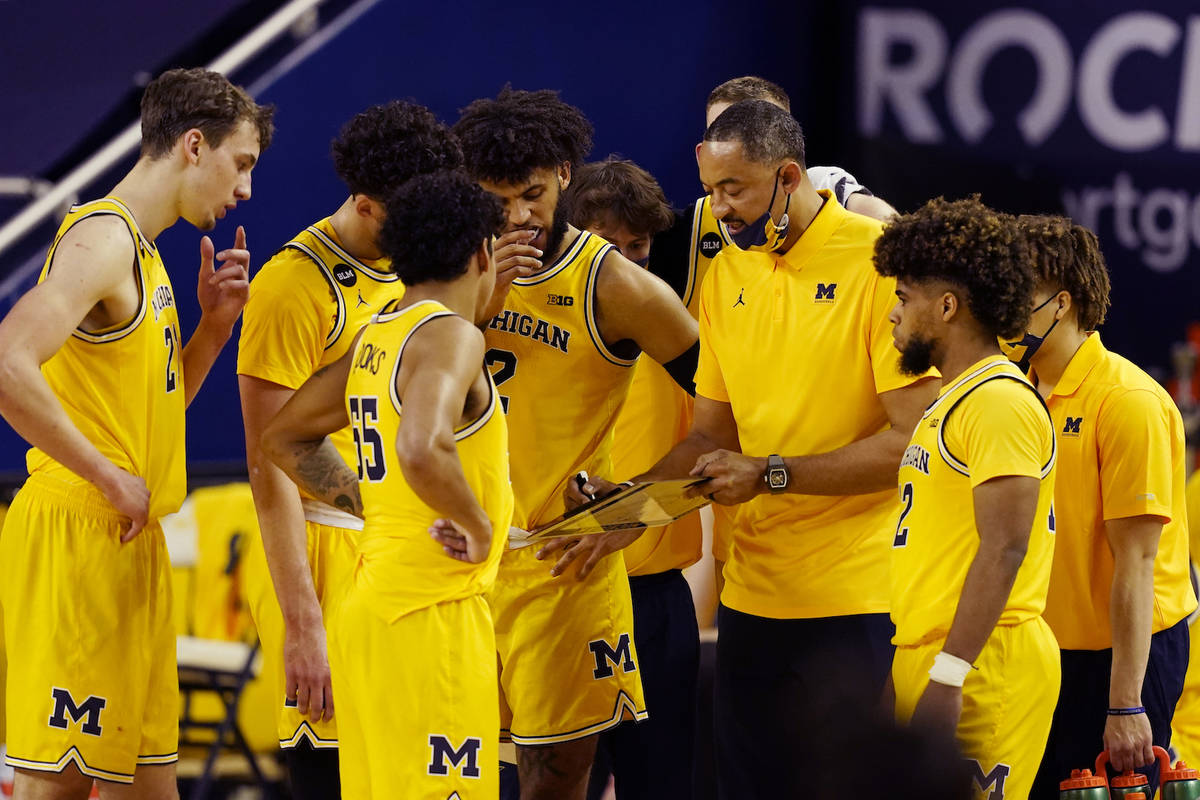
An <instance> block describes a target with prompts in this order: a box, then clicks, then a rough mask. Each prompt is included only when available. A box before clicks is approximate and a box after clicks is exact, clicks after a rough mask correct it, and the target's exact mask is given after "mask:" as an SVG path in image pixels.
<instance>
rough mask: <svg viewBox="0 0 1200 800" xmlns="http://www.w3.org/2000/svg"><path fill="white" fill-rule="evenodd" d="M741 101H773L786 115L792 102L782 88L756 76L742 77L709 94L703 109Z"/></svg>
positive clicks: (728, 81)
mask: <svg viewBox="0 0 1200 800" xmlns="http://www.w3.org/2000/svg"><path fill="white" fill-rule="evenodd" d="M743 100H767V101H773V102H774V103H775V104H776V105H780V106H783V109H784V111H787V112H788V113H791V110H792V101H791V99H790V98H789V97H788V93H787V92H785V91H784V90H783V87H782V86H780V85H779V84H777V83H772V82H771V81H769V80H767V79H766V78H760V77H758V76H757V75H743V76H742V77H740V78H730V79H729V80H727V81H725V82H724V83H722V84H721V85H720V86H718V87H717V88H715V89H713V90H712V91H711V92H709V94H708V102H706V103H705V104H704V107H705V108H710V107H711V106H712V105H714V104H715V103H731V104H732V103H740V102H742V101H743Z"/></svg>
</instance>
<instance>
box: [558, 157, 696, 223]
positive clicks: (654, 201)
mask: <svg viewBox="0 0 1200 800" xmlns="http://www.w3.org/2000/svg"><path fill="white" fill-rule="evenodd" d="M564 199H565V200H566V202H567V208H569V209H570V211H571V224H573V225H575V227H577V228H587V227H590V226H592V225H594V224H598V223H599V224H603V223H604V222H605V221H607V220H612V221H614V222H616V223H618V224H620V225H624V226H625V227H626V228H628V229H629V231H630V232H632V233H637V234H647V235H649V236H654V235H655V234H658V233H662V232H663V231H665V230H666V229H667V228H669V227H671V225H672V224H673V223H674V222H675V212H674V211H672V210H671V204H670V203H668V202H667V197H666V195H664V194H663V190H662V187H661V186H659V185H658V181H656V180H654V176H653V175H651V174H650V173H649V172H646V170H644V169H642V168H641V167H639V166H638V165H637V164H635V163H633V162H632V161H629V160H627V159H623V158H618V157H616V156H609V157H608V158H606V159H605V160H604V161H595V162H592V163H591V164H584V165H583V166H582V167H580V168H579V169H578V170H576V171H575V175H574V177H573V178H572V179H571V185H570V186H569V187H568V188H567V192H566V195H565V196H564Z"/></svg>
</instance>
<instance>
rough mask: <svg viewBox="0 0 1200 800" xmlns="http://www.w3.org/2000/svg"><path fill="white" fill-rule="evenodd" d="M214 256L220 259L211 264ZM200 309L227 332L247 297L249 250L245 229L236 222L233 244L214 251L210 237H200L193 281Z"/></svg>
mask: <svg viewBox="0 0 1200 800" xmlns="http://www.w3.org/2000/svg"><path fill="white" fill-rule="evenodd" d="M214 260H219V261H220V262H221V264H220V266H219V267H214ZM196 298H197V299H198V300H199V301H200V312H201V314H202V316H203V317H204V319H205V321H206V322H208V323H209V324H211V325H212V326H213V327H214V329H216V330H219V331H221V332H223V333H225V334H226V335H228V333H229V332H230V331H232V330H233V323H234V322H236V321H237V318H238V315H239V314H241V313H242V308H244V307H245V305H246V301H247V300H248V299H249V298H250V251H249V250H247V249H246V229H245V228H243V227H242V226H241V225H239V226H238V229H237V234H236V235H235V236H234V240H233V247H232V248H231V249H229V250H222V251H221V252H219V253H216V254H215V255H214V253H213V243H212V239H210V238H208V237H207V236H205V237H204V238H202V239H201V240H200V277H199V279H198V280H197V283H196Z"/></svg>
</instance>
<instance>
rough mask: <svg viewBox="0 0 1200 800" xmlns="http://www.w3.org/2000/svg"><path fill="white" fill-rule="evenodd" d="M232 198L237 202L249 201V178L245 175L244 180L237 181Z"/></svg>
mask: <svg viewBox="0 0 1200 800" xmlns="http://www.w3.org/2000/svg"><path fill="white" fill-rule="evenodd" d="M233 194H234V196H235V197H237V199H239V200H249V199H250V176H249V175H247V176H246V177H245V178H244V179H242V180H240V181H238V185H237V188H236V189H234V192H233Z"/></svg>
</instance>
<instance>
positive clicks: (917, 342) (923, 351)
mask: <svg viewBox="0 0 1200 800" xmlns="http://www.w3.org/2000/svg"><path fill="white" fill-rule="evenodd" d="M932 366H933V340H932V339H923V338H921V337H920V336H916V335H913V336H910V337H909V338H908V341H907V342H905V343H904V347H903V348H901V350H900V373H901V374H902V375H908V376H910V377H916V376H918V375H923V374H925V373H926V372H928V371H929V368H930V367H932Z"/></svg>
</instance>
